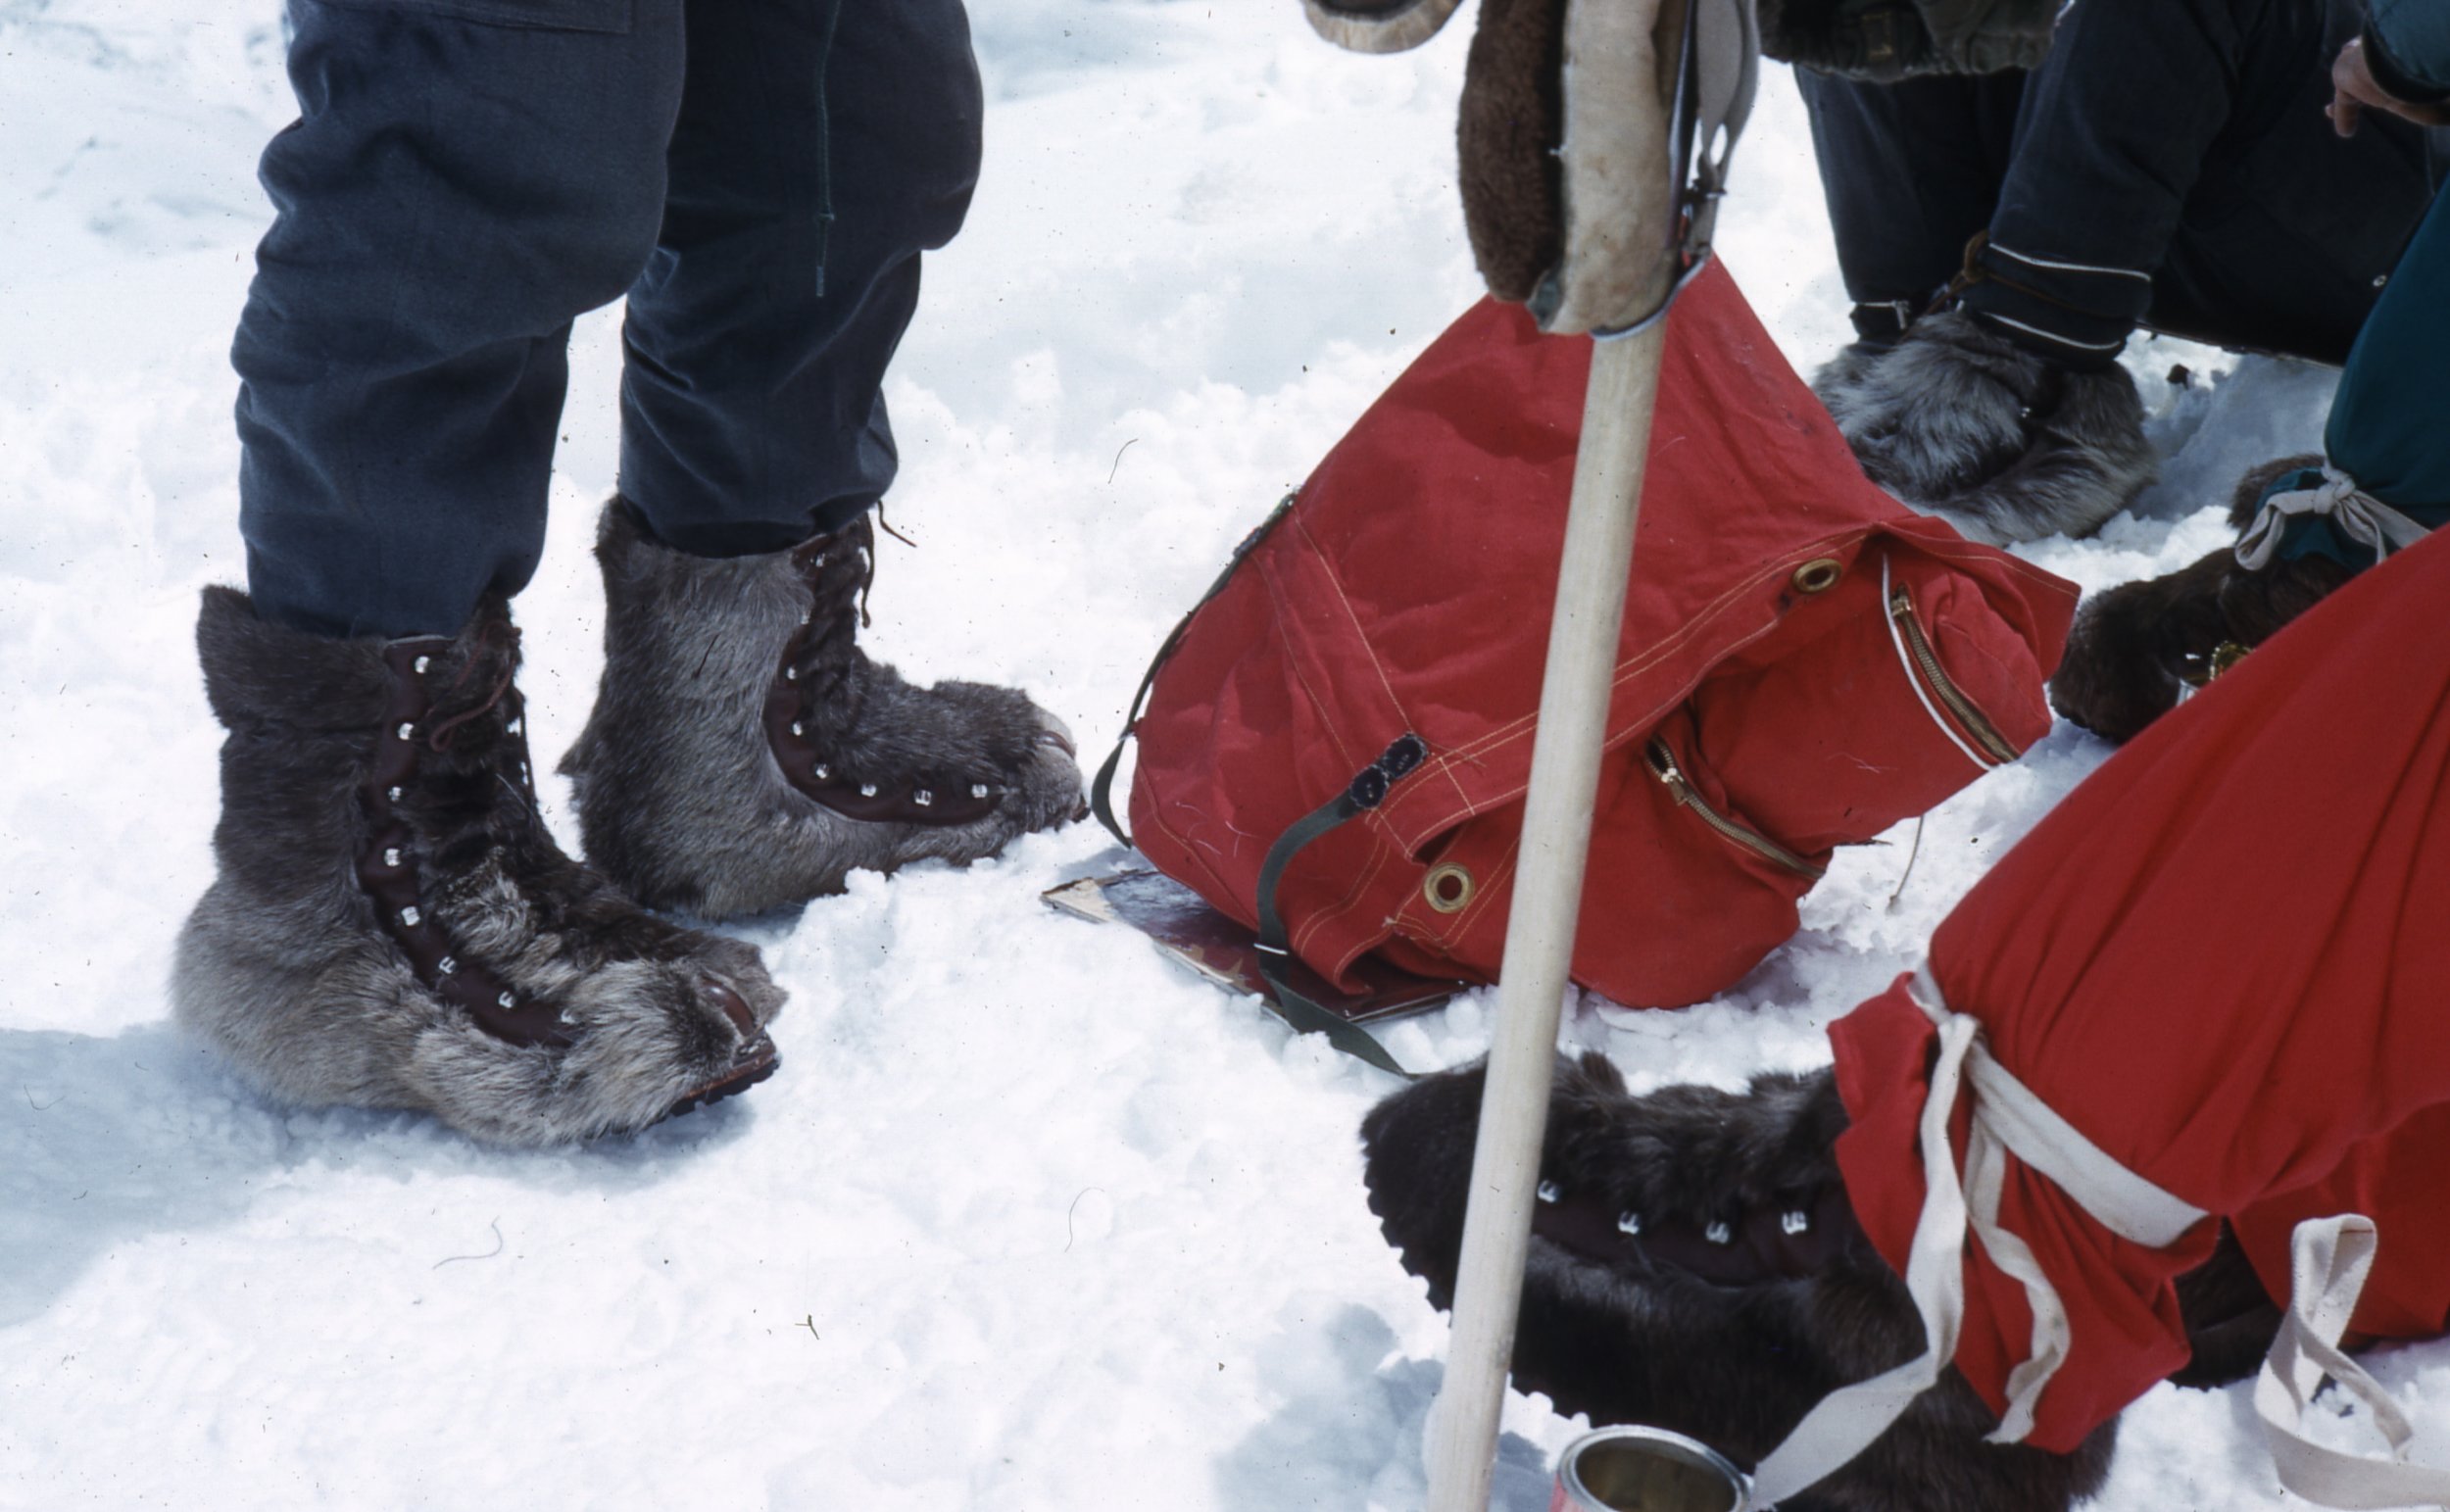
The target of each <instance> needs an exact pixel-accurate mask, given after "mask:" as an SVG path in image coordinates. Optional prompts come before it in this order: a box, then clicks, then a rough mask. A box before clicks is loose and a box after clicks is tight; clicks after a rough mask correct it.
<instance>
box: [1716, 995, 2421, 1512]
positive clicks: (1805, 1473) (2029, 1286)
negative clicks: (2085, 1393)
mask: <svg viewBox="0 0 2450 1512" xmlns="http://www.w3.org/2000/svg"><path fill="white" fill-rule="evenodd" d="M1911 991H1912V996H1913V998H1914V1001H1915V1005H1916V1006H1917V1007H1920V1008H1921V1009H1922V1010H1923V1011H1924V1012H1925V1013H1926V1014H1928V1015H1930V1017H1931V1019H1932V1021H1933V1022H1934V1023H1935V1024H1936V1025H1937V1026H1938V1030H1939V1054H1938V1056H1937V1058H1936V1060H1935V1061H1934V1063H1933V1065H1932V1077H1931V1092H1930V1095H1929V1096H1928V1097H1926V1099H1925V1101H1924V1103H1923V1117H1922V1126H1921V1144H1922V1151H1923V1181H1924V1195H1923V1211H1922V1213H1921V1215H1920V1216H1919V1217H1918V1218H1917V1219H1916V1220H1915V1225H1914V1239H1913V1242H1912V1244H1911V1246H1910V1247H1909V1249H1908V1251H1907V1256H1906V1274H1905V1286H1906V1293H1907V1294H1908V1295H1909V1296H1910V1297H1912V1298H1913V1301H1914V1310H1915V1311H1916V1313H1917V1314H1919V1315H1920V1316H1921V1318H1922V1322H1923V1337H1924V1341H1925V1345H1926V1347H1925V1348H1924V1351H1923V1353H1922V1354H1921V1355H1919V1356H1917V1357H1916V1358H1914V1359H1912V1360H1909V1361H1907V1362H1906V1363H1905V1364H1903V1365H1900V1366H1897V1367H1896V1368H1895V1369H1893V1370H1889V1371H1887V1372H1884V1373H1883V1374H1881V1375H1878V1376H1874V1377H1873V1378H1871V1379H1870V1380H1868V1381H1860V1382H1857V1383H1855V1384H1854V1385H1852V1386H1848V1387H1842V1388H1840V1389H1838V1390H1835V1391H1832V1392H1831V1393H1830V1394H1829V1395H1828V1396H1826V1397H1823V1398H1822V1399H1821V1401H1820V1403H1819V1404H1818V1405H1816V1406H1815V1407H1813V1409H1812V1410H1811V1411H1810V1412H1808V1413H1806V1414H1805V1415H1804V1418H1803V1421H1802V1422H1800V1423H1798V1424H1796V1425H1795V1430H1794V1432H1793V1433H1791V1434H1789V1435H1788V1436H1787V1441H1786V1442H1784V1443H1782V1444H1780V1445H1779V1446H1778V1447H1777V1448H1776V1449H1775V1450H1773V1451H1771V1453H1770V1455H1769V1457H1768V1458H1767V1459H1764V1460H1763V1461H1761V1464H1760V1467H1759V1468H1758V1469H1757V1470H1756V1471H1755V1472H1754V1473H1753V1479H1752V1497H1751V1501H1750V1503H1749V1504H1750V1505H1751V1506H1753V1507H1756V1508H1765V1507H1773V1506H1776V1505H1777V1504H1778V1503H1779V1502H1780V1501H1782V1500H1784V1499H1785V1498H1787V1497H1789V1496H1792V1495H1794V1494H1796V1493H1797V1492H1800V1491H1802V1490H1805V1489H1807V1488H1810V1487H1811V1486H1813V1485H1814V1484H1816V1483H1818V1482H1819V1481H1821V1480H1823V1479H1825V1478H1826V1477H1828V1476H1830V1475H1832V1474H1834V1473H1835V1472H1837V1471H1838V1470H1839V1469H1842V1468H1843V1467H1844V1466H1845V1465H1846V1464H1847V1463H1848V1462H1850V1461H1852V1460H1853V1459H1854V1457H1855V1456H1856V1455H1858V1454H1860V1453H1862V1452H1863V1451H1864V1450H1865V1449H1867V1448H1869V1447H1871V1445H1872V1442H1873V1440H1875V1439H1878V1438H1879V1437H1880V1436H1881V1435H1882V1434H1883V1433H1886V1432H1887V1429H1888V1427H1889V1425H1890V1424H1892V1423H1894V1422H1896V1421H1897V1419H1898V1418H1900V1417H1902V1416H1903V1415H1904V1414H1905V1411H1906V1409H1907V1408H1908V1407H1910V1406H1912V1405H1913V1403H1914V1398H1915V1397H1917V1396H1919V1395H1921V1394H1922V1393H1923V1392H1924V1391H1926V1390H1930V1388H1931V1387H1932V1386H1933V1385H1934V1384H1936V1382H1937V1381H1938V1379H1939V1372H1940V1370H1941V1369H1942V1368H1944V1367H1945V1366H1946V1365H1947V1363H1948V1362H1949V1361H1950V1360H1952V1359H1954V1358H1955V1356H1956V1346H1957V1334H1958V1331H1959V1329H1960V1328H1961V1327H1962V1325H1963V1323H1964V1320H1965V1266H1964V1260H1965V1234H1966V1230H1967V1229H1968V1228H1969V1227H1970V1228H1971V1229H1972V1230H1973V1232H1974V1233H1975V1234H1977V1235H1979V1236H1980V1237H1981V1239H1982V1242H1983V1248H1984V1249H1985V1250H1986V1251H1987V1252H1988V1253H1989V1255H1990V1259H1991V1263H1992V1264H1994V1265H1996V1266H1997V1267H1998V1268H1999V1269H2000V1271H2002V1272H2003V1273H2005V1274H2006V1275H2008V1276H2010V1277H2012V1278H2014V1279H2015V1280H2016V1281H2018V1282H2019V1283H2021V1284H2022V1285H2023V1286H2024V1288H2025V1299H2026V1302H2027V1304H2028V1305H2029V1306H2030V1307H2031V1309H2032V1311H2033V1315H2034V1332H2033V1338H2032V1341H2031V1344H2030V1346H2029V1350H2028V1353H2027V1355H2026V1358H2025V1360H2024V1362H2023V1363H2022V1364H2020V1365H2018V1366H2017V1367H2016V1369H2015V1370H2014V1371H2012V1372H2010V1373H2009V1376H2008V1380H2007V1394H2008V1403H2007V1411H2006V1412H2005V1413H2003V1414H2002V1415H2001V1417H2000V1420H1999V1428H1998V1431H1997V1432H1995V1433H1993V1434H1992V1435H1991V1436H1990V1438H1991V1441H1993V1442H1996V1443H2013V1442H2017V1441H2020V1440H2021V1439H2024V1438H2025V1436H2026V1435H2027V1434H2029V1433H2031V1432H2032V1431H2033V1426H2034V1410H2035V1408H2036V1406H2037V1405H2038V1404H2039V1402H2040V1399H2041V1392H2042V1389H2043V1388H2044V1387H2046V1386H2048V1385H2049V1383H2050V1378H2051V1377H2052V1376H2053V1375H2055V1374H2056V1373H2057V1372H2058V1369H2059V1366H2060V1365H2061V1364H2062V1363H2064V1362H2065V1360H2066V1358H2067V1350H2068V1345H2069V1342H2070V1338H2071V1335H2070V1328H2069V1323H2068V1316H2067V1309H2066V1307H2065V1305H2064V1304H2063V1303H2062V1302H2061V1301H2060V1299H2059V1294H2058V1293H2057V1291H2056V1290H2055V1289H2053V1288H2052V1287H2051V1285H2050V1282H2049V1279H2048V1278H2047V1277H2046V1276H2044V1275H2043V1274H2042V1270H2041V1267H2040V1265H2039V1263H2038V1262H2037V1261H2036V1260H2035V1259H2034V1252H2033V1249H2032V1248H2031V1246H2029V1245H2028V1244H2026V1243H2025V1242H2024V1241H2023V1240H2022V1239H2020V1238H2018V1237H2017V1236H2016V1235H2014V1234H2011V1233H2009V1232H2008V1231H2007V1230H2006V1229H2004V1228H2002V1227H2001V1226H2000V1224H1999V1198H2000V1195H2001V1192H2002V1191H2003V1190H2004V1187H2005V1184H2006V1175H2007V1156H2008V1155H2009V1154H2011V1153H2012V1154H2014V1155H2015V1156H2016V1157H2017V1158H2018V1159H2019V1160H2022V1161H2024V1162H2025V1164H2026V1166H2027V1167H2028V1168H2030V1169H2032V1170H2034V1171H2035V1172H2037V1173H2038V1174H2040V1175H2042V1176H2044V1177H2047V1178H2048V1179H2049V1180H2050V1181H2051V1182H2052V1183H2054V1184H2055V1185H2056V1186H2057V1187H2058V1188H2059V1190H2060V1191H2061V1192H2062V1193H2064V1194H2066V1195H2067V1196H2068V1197H2069V1198H2070V1199H2071V1200H2073V1201H2074V1202H2075V1203H2076V1204H2077V1206H2079V1207H2081V1208H2082V1209H2083V1211H2084V1212H2085V1213H2086V1214H2087V1215H2089V1216H2090V1217H2091V1218H2092V1219H2093V1220H2094V1221H2095V1222H2097V1223H2099V1224H2100V1225H2101V1226H2102V1227H2104V1228H2106V1229H2108V1230H2109V1231H2110V1232H2112V1233H2113V1234H2116V1235H2118V1236H2119V1237H2120V1238H2122V1239H2125V1240H2129V1241H2131V1242H2132V1243H2135V1244H2143V1245H2147V1246H2149V1247H2151V1248H2155V1249H2160V1248H2167V1247H2168V1246H2170V1245H2172V1244H2177V1243H2178V1242H2179V1240H2180V1239H2181V1238H2183V1237H2184V1235H2185V1233H2186V1231H2187V1230H2188V1229H2191V1228H2193V1227H2194V1226H2195V1225H2196V1224H2197V1223H2200V1222H2202V1221H2203V1220H2204V1219H2205V1218H2207V1217H2210V1216H2211V1215H2210V1214H2209V1213H2207V1212H2206V1211H2204V1210H2203V1209H2202V1208H2199V1207H2196V1206H2195V1205H2193V1204H2192V1203H2190V1202H2187V1201H2186V1200H2184V1199H2183V1198H2181V1197H2178V1196H2175V1195H2171V1194H2170V1193H2168V1192H2165V1191H2163V1190H2162V1189H2161V1188H2159V1187H2157V1186H2155V1185H2153V1184H2152V1183H2151V1182H2149V1181H2147V1180H2145V1179H2144V1178H2143V1177H2141V1176H2138V1175H2136V1174H2135V1173H2134V1172H2133V1171H2131V1170H2129V1169H2127V1167H2125V1166H2123V1165H2121V1164H2119V1163H2118V1162H2117V1161H2116V1160H2113V1159H2111V1158H2110V1157H2109V1156H2108V1155H2107V1154H2104V1153H2103V1152H2102V1150H2101V1148H2100V1146H2097V1145H2094V1144H2093V1143H2092V1142H2091V1141H2090V1140H2088V1139H2086V1138H2085V1137H2084V1136H2083V1134H2082V1132H2081V1131H2079V1130H2078V1129H2077V1128H2076V1127H2075V1126H2074V1125H2073V1124H2070V1123H2069V1122H2068V1121H2067V1120H2066V1119H2064V1118H2061V1117H2060V1116H2059V1115H2058V1113H2056V1112H2055V1111H2053V1110H2052V1109H2051V1107H2050V1106H2049V1105H2048V1104H2047V1103H2045V1102H2043V1101H2042V1100H2041V1098H2040V1097H2036V1096H2034V1092H2033V1089H2031V1088H2029V1087H2027V1086H2026V1085H2025V1084H2024V1083H2022V1082H2020V1081H2018V1080H2017V1079H2016V1077H2015V1076H2014V1075H2013V1074H2012V1073H2011V1072H2009V1071H2008V1069H2007V1068H2006V1067H2004V1066H2002V1065H2000V1064H1999V1062H1998V1061H1997V1060H1995V1059H1993V1058H1992V1057H1991V1054H1990V1051H1989V1050H1988V1049H1986V1048H1985V1046H1984V1045H1983V1042H1982V1026H1981V1024H1980V1022H1979V1021H1977V1020H1975V1019H1973V1018H1969V1017H1968V1016H1966V1015H1965V1014H1962V1013H1955V1012H1951V1011H1950V1010H1949V1008H1948V1006H1947V1003H1946V1000H1944V999H1943V998H1942V997H1941V996H1940V993H1939V986H1938V984H1937V983H1936V982H1935V981H1934V980H1933V979H1932V975H1931V968H1930V967H1929V966H1928V965H1927V966H1925V967H1924V968H1923V969H1922V970H1920V971H1918V972H1916V973H1915V976H1914V985H1913V988H1912V990H1911ZM1966 1087H1970V1088H1971V1090H1972V1092H1973V1096H1974V1108H1973V1116H1972V1133H1971V1135H1970V1137H1969V1138H1968V1140H1967V1142H1966V1150H1965V1180H1964V1183H1963V1185H1962V1186H1961V1187H1960V1185H1959V1183H1958V1180H1957V1171H1956V1163H1955V1161H1954V1159H1953V1158H1952V1157H1951V1154H1950V1149H1949V1145H1948V1120H1949V1117H1950V1115H1951V1114H1952V1113H1953V1112H1954V1110H1955V1108H1956V1100H1957V1094H1958V1092H1959V1090H1960V1088H1966ZM2290 1247H2291V1255H2292V1266H2293V1269H2292V1274H2291V1278H2290V1283H2291V1284H2290V1288H2289V1304H2288V1311H2287V1313H2286V1315H2285V1316H2284V1317H2283V1318H2282V1319H2281V1320H2280V1326H2279V1332H2278V1336H2277V1337H2276V1338H2275V1339H2274V1341H2273V1343H2272V1350H2271V1354H2270V1356H2269V1357H2268V1358H2267V1359H2266V1360H2265V1361H2264V1364H2263V1373H2262V1376H2261V1378H2260V1379H2258V1380H2257V1381H2256V1382H2255V1388H2254V1407H2255V1412H2256V1414H2257V1415H2258V1416H2260V1417H2261V1418H2262V1420H2263V1433H2264V1439H2265V1442H2266V1444H2267V1445H2268V1446H2269V1448H2270V1450H2271V1455H2272V1462H2273V1467H2274V1468H2275V1469H2276V1470H2277V1471H2278V1474H2279V1481H2280V1484H2281V1485H2282V1486H2284V1487H2286V1488H2288V1489H2289V1490H2291V1491H2293V1492H2295V1493H2296V1494H2297V1495H2299V1496H2301V1497H2303V1498H2305V1499H2306V1500H2307V1501H2310V1502H2313V1503H2315V1504H2316V1505H2318V1506H2326V1507H2337V1508H2342V1509H2348V1512H2369V1509H2377V1508H2384V1507H2406V1506H2441V1507H2450V1470H2442V1469H2436V1468H2434V1467H2432V1466H2430V1465H2414V1464H2410V1463H2408V1462H2407V1450H2408V1445H2409V1443H2410V1441H2411V1440H2412V1439H2413V1438H2414V1430H2413V1429H2411V1428H2410V1427H2409V1424H2408V1420H2407V1416H2406V1414H2405V1413H2403V1412H2401V1411H2400V1409H2399V1405H2398V1403H2397V1402H2395V1401H2393V1400H2392V1399H2391V1397H2390V1394H2389V1393H2388V1392H2386V1391H2384V1390H2382V1389H2381V1387H2380V1385H2379V1384H2378V1383H2376V1381H2375V1380H2374V1378H2373V1377H2372V1376H2370V1375H2368V1374H2366V1372H2365V1369H2364V1367H2363V1366H2360V1365H2358V1364H2357V1363H2356V1362H2355V1361H2354V1360H2352V1359H2350V1358H2348V1356H2347V1355H2346V1354H2345V1353H2343V1352H2342V1351H2341V1350H2340V1348H2339V1339H2340V1336H2341V1334H2343V1333H2344V1332H2345V1331H2346V1329H2347V1326H2348V1320H2349V1318H2350V1317H2351V1316H2352V1315H2353V1314H2354V1313H2355V1311H2356V1303H2357V1297H2358V1295H2359V1293H2362V1292H2363V1290H2364V1288H2365V1278H2366V1275H2367V1273H2368V1272H2369V1271H2371V1270H2372V1268H2373V1263H2374V1249H2375V1229H2374V1222H2373V1220H2372V1219H2370V1218H2365V1217H2361V1216H2358V1215H2356V1214H2353V1213H2351V1214H2345V1215H2342V1216H2339V1217H2334V1218H2317V1219H2308V1220H2307V1221H2306V1222H2304V1223H2301V1224H2299V1225H2297V1229H2296V1233H2295V1235H2294V1237H2293V1239H2292V1240H2291V1245H2290ZM2326 1380H2328V1381H2331V1382H2333V1383H2335V1384H2336V1385H2337V1386H2338V1387H2339V1389H2340V1390H2342V1391H2345V1392H2347V1393H2348V1394H2350V1395H2352V1396H2354V1397H2355V1398H2356V1399H2357V1400H2358V1401H2360V1402H2362V1403H2363V1404H2364V1405H2365V1407H2366V1409H2367V1410H2368V1411H2369V1412H2370V1413H2371V1414H2372V1416H2373V1420H2374V1424H2375V1426H2376V1429H2378V1430H2379V1431H2380V1433H2381V1435H2382V1437H2383V1439H2384V1440H2385V1441H2386V1442H2387V1444H2388V1446H2389V1455H2388V1457H2387V1458H2381V1459H2376V1458H2373V1457H2370V1456H2366V1455H2359V1454H2354V1453H2350V1452H2348V1451H2346V1450H2342V1449H2334V1448H2330V1447H2327V1446H2326V1445H2323V1444H2319V1443H2316V1442H2314V1441H2313V1440H2312V1439H2309V1438H2307V1437H2306V1434H2305V1430H2304V1419H2305V1409H2306V1406H2307V1404H2308V1403H2309V1402H2311V1401H2312V1400H2313V1398H2314V1394H2315V1392H2316V1391H2318V1390H2321V1388H2322V1385H2323V1383H2324V1382H2325V1381H2326Z"/></svg>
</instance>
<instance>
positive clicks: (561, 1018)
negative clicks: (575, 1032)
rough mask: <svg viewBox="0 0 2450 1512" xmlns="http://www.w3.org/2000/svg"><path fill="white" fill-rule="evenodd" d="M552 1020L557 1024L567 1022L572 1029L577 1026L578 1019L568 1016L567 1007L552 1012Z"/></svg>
mask: <svg viewBox="0 0 2450 1512" xmlns="http://www.w3.org/2000/svg"><path fill="white" fill-rule="evenodd" d="M553 1021H554V1022H555V1023H557V1024H567V1025H569V1026H570V1027H571V1028H573V1029H575V1028H577V1027H578V1020H577V1019H575V1018H573V1017H571V1016H570V1010H569V1009H567V1008H564V1009H563V1010H562V1011H561V1012H559V1013H556V1014H554V1015H553Z"/></svg>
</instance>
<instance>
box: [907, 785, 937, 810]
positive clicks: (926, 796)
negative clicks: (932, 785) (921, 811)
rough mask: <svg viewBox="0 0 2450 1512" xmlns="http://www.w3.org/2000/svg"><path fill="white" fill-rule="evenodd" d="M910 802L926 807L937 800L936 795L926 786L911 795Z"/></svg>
mask: <svg viewBox="0 0 2450 1512" xmlns="http://www.w3.org/2000/svg"><path fill="white" fill-rule="evenodd" d="M910 802H911V803H914V804H916V805H919V806H920V807H921V808H925V807H927V806H928V805H931V804H933V803H935V802H936V795H935V794H933V793H930V792H929V791H928V790H927V789H925V788H921V789H919V790H918V791H917V792H915V793H913V794H911V795H910Z"/></svg>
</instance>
